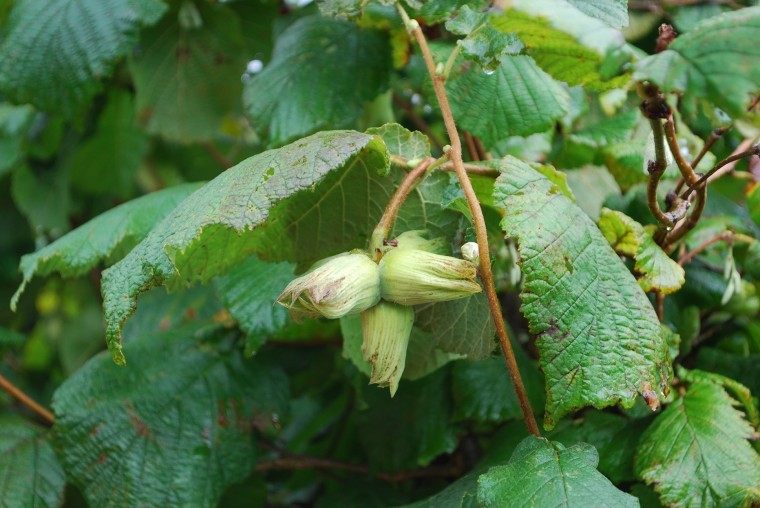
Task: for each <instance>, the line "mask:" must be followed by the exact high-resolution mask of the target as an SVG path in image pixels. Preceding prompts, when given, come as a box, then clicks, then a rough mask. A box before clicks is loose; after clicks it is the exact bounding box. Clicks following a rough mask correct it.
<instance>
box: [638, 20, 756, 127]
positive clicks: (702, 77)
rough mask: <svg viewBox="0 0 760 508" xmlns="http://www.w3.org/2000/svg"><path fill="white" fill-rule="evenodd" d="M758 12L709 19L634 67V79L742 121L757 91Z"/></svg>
mask: <svg viewBox="0 0 760 508" xmlns="http://www.w3.org/2000/svg"><path fill="white" fill-rule="evenodd" d="M758 30H760V7H748V8H746V9H740V10H738V11H734V12H730V13H727V14H723V15H720V16H717V17H714V18H710V19H709V20H706V21H704V22H702V23H700V24H699V25H698V26H697V27H696V28H695V29H694V30H693V31H691V32H689V33H687V34H685V35H682V36H680V37H677V38H676V39H675V40H674V41H673V42H672V43H671V44H670V46H668V49H667V50H665V51H663V52H662V53H658V54H656V55H651V56H648V57H647V58H645V59H643V60H641V61H640V62H639V63H638V64H637V65H636V72H635V73H634V78H635V79H637V80H639V81H641V80H645V79H646V80H650V81H653V82H654V83H656V84H657V85H659V86H660V88H662V89H663V90H664V91H666V92H670V91H675V92H681V93H687V94H689V95H693V96H696V97H699V98H701V99H709V100H711V101H713V102H714V103H715V104H716V105H718V106H719V107H721V108H723V109H725V110H726V112H728V113H729V114H731V115H735V116H743V115H744V108H746V107H747V105H749V103H750V101H751V100H752V98H753V94H754V95H756V94H757V92H758V91H760V85H759V83H760V67H758V65H757V61H758V59H760V47H758V45H757V44H754V43H753V42H752V41H754V40H755V35H756V34H757V32H758Z"/></svg>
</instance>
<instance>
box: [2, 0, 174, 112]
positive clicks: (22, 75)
mask: <svg viewBox="0 0 760 508" xmlns="http://www.w3.org/2000/svg"><path fill="white" fill-rule="evenodd" d="M165 10H166V4H165V3H164V2H162V1H160V0H58V1H56V2H53V3H51V2H48V1H47V0H23V1H18V2H16V3H15V5H14V7H13V11H12V12H11V15H10V18H9V19H8V24H7V25H6V26H5V38H4V40H3V41H2V44H1V45H0V88H2V89H3V91H4V92H5V93H7V94H9V95H10V96H12V97H13V98H14V99H15V100H16V101H17V102H31V103H32V104H34V105H35V106H37V107H38V108H40V109H42V110H45V111H60V112H62V113H64V114H66V115H67V116H69V115H72V114H73V113H75V112H77V111H79V110H81V109H82V108H83V107H84V106H86V105H87V104H88V102H89V101H90V99H91V98H92V96H93V95H95V94H96V93H97V92H98V91H99V90H100V88H101V84H100V80H101V79H103V78H105V77H108V76H109V75H110V74H111V71H112V69H113V65H114V61H115V60H116V59H118V58H120V57H122V56H124V55H126V54H127V53H128V52H129V51H130V50H131V49H132V47H133V46H134V45H135V43H136V42H137V34H138V31H139V29H140V27H143V26H148V25H152V24H153V23H155V22H156V21H158V20H159V18H160V17H161V16H162V15H163V13H164V11H165Z"/></svg>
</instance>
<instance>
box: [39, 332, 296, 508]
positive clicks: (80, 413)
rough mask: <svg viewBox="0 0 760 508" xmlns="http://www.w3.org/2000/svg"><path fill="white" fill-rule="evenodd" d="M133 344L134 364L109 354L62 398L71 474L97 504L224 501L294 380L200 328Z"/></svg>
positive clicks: (58, 405) (59, 417)
mask: <svg viewBox="0 0 760 508" xmlns="http://www.w3.org/2000/svg"><path fill="white" fill-rule="evenodd" d="M130 345H131V346H132V351H133V353H134V355H135V359H136V360H138V361H137V362H135V365H132V366H130V367H129V368H128V369H119V368H116V366H114V365H113V363H112V362H111V361H110V359H109V357H108V355H107V354H106V353H103V354H101V355H98V356H96V357H95V358H93V359H92V360H90V361H89V362H88V363H87V364H86V365H85V366H84V367H83V368H82V369H80V370H79V371H78V372H77V373H76V374H74V375H73V376H72V377H70V378H69V379H67V380H66V381H65V382H64V384H63V385H62V386H61V387H60V388H59V389H58V390H57V391H56V393H55V395H54V397H53V408H54V410H55V413H56V422H55V427H54V432H55V436H56V444H57V447H58V448H59V449H60V450H61V452H62V453H61V456H62V459H63V462H64V467H65V469H66V472H67V474H68V477H69V480H70V481H71V482H72V483H74V484H75V485H77V486H78V487H79V488H80V489H81V491H82V493H83V494H84V496H85V498H86V499H87V500H88V502H89V503H90V505H91V506H189V505H192V506H216V504H217V503H218V500H219V497H220V496H221V495H222V493H223V492H224V490H225V489H226V487H228V486H229V485H231V484H233V483H236V482H238V481H240V480H242V479H243V478H245V477H247V476H248V474H249V473H250V471H251V468H252V467H253V463H254V460H253V459H254V453H255V450H254V446H253V443H252V440H251V425H252V422H253V419H254V418H257V417H258V418H262V417H264V418H270V417H271V416H270V414H271V413H275V414H277V413H279V412H280V411H282V410H283V408H284V407H287V406H286V404H287V401H288V381H287V378H286V377H285V375H284V373H283V372H282V371H280V370H279V369H278V368H277V367H275V366H273V365H271V364H268V363H265V362H257V361H255V360H254V361H251V360H249V361H246V360H244V359H243V357H242V354H241V353H240V351H239V350H237V349H236V348H235V346H234V340H229V339H228V338H224V337H220V336H219V335H218V334H211V335H210V336H207V337H204V336H202V335H201V336H199V334H197V333H194V330H193V329H192V328H184V329H182V328H180V329H175V330H171V331H169V332H166V333H165V334H162V335H154V336H141V337H139V338H136V339H133V340H132V341H130Z"/></svg>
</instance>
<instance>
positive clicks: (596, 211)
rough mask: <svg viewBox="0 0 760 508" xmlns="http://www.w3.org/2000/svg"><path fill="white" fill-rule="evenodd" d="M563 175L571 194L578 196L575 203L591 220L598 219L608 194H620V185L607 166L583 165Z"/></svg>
mask: <svg viewBox="0 0 760 508" xmlns="http://www.w3.org/2000/svg"><path fill="white" fill-rule="evenodd" d="M565 175H566V176H567V183H568V184H569V186H570V189H571V190H572V192H573V194H574V195H576V196H578V199H576V203H578V206H580V207H581V209H582V210H583V211H584V212H586V215H588V216H589V217H590V218H591V219H592V220H595V221H596V220H599V216H600V214H601V211H602V205H603V204H604V202H605V200H606V199H607V197H608V196H609V195H616V196H617V195H619V194H620V187H618V184H617V182H616V181H615V179H614V178H613V177H612V175H611V174H610V172H609V171H607V168H603V167H599V166H584V167H582V168H580V169H573V170H570V171H566V172H565Z"/></svg>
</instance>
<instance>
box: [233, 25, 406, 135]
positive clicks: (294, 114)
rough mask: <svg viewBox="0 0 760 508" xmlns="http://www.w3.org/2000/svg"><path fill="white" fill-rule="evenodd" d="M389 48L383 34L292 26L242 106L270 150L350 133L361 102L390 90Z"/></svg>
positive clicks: (335, 27) (352, 27) (248, 86)
mask: <svg viewBox="0 0 760 508" xmlns="http://www.w3.org/2000/svg"><path fill="white" fill-rule="evenodd" d="M390 62H391V59H390V45H389V44H388V39H387V37H386V36H385V35H384V34H382V33H381V32H377V31H373V30H361V29H359V28H358V27H356V26H355V25H354V24H352V23H349V22H345V21H338V20H332V19H327V18H323V17H320V16H308V17H305V18H301V19H299V20H298V21H296V22H294V23H293V24H292V25H290V26H289V27H288V28H287V29H286V30H285V31H284V32H283V33H282V35H280V37H279V38H278V39H277V43H276V44H275V48H274V53H273V54H272V61H271V62H270V63H269V65H267V66H266V67H265V68H264V70H263V71H262V72H261V73H259V74H257V75H256V76H255V77H254V78H253V79H251V81H250V82H249V83H247V84H246V87H245V92H244V95H243V100H244V102H245V107H246V111H247V112H248V114H249V115H250V117H251V118H252V119H253V122H254V127H255V128H256V129H257V130H259V131H261V132H262V133H265V134H266V135H267V137H268V138H269V142H270V145H276V146H279V145H283V144H285V143H288V142H289V141H292V140H294V139H296V138H299V137H301V136H305V135H307V134H311V133H313V132H316V131H318V130H320V129H327V128H336V127H337V128H345V127H350V126H351V125H352V122H354V121H355V120H356V119H357V118H358V117H359V115H360V114H361V112H362V108H363V106H364V102H365V101H368V100H371V99H374V98H375V97H376V96H377V95H379V94H380V93H381V92H383V91H384V90H386V89H387V88H388V86H389V79H390V70H391V65H390Z"/></svg>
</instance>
